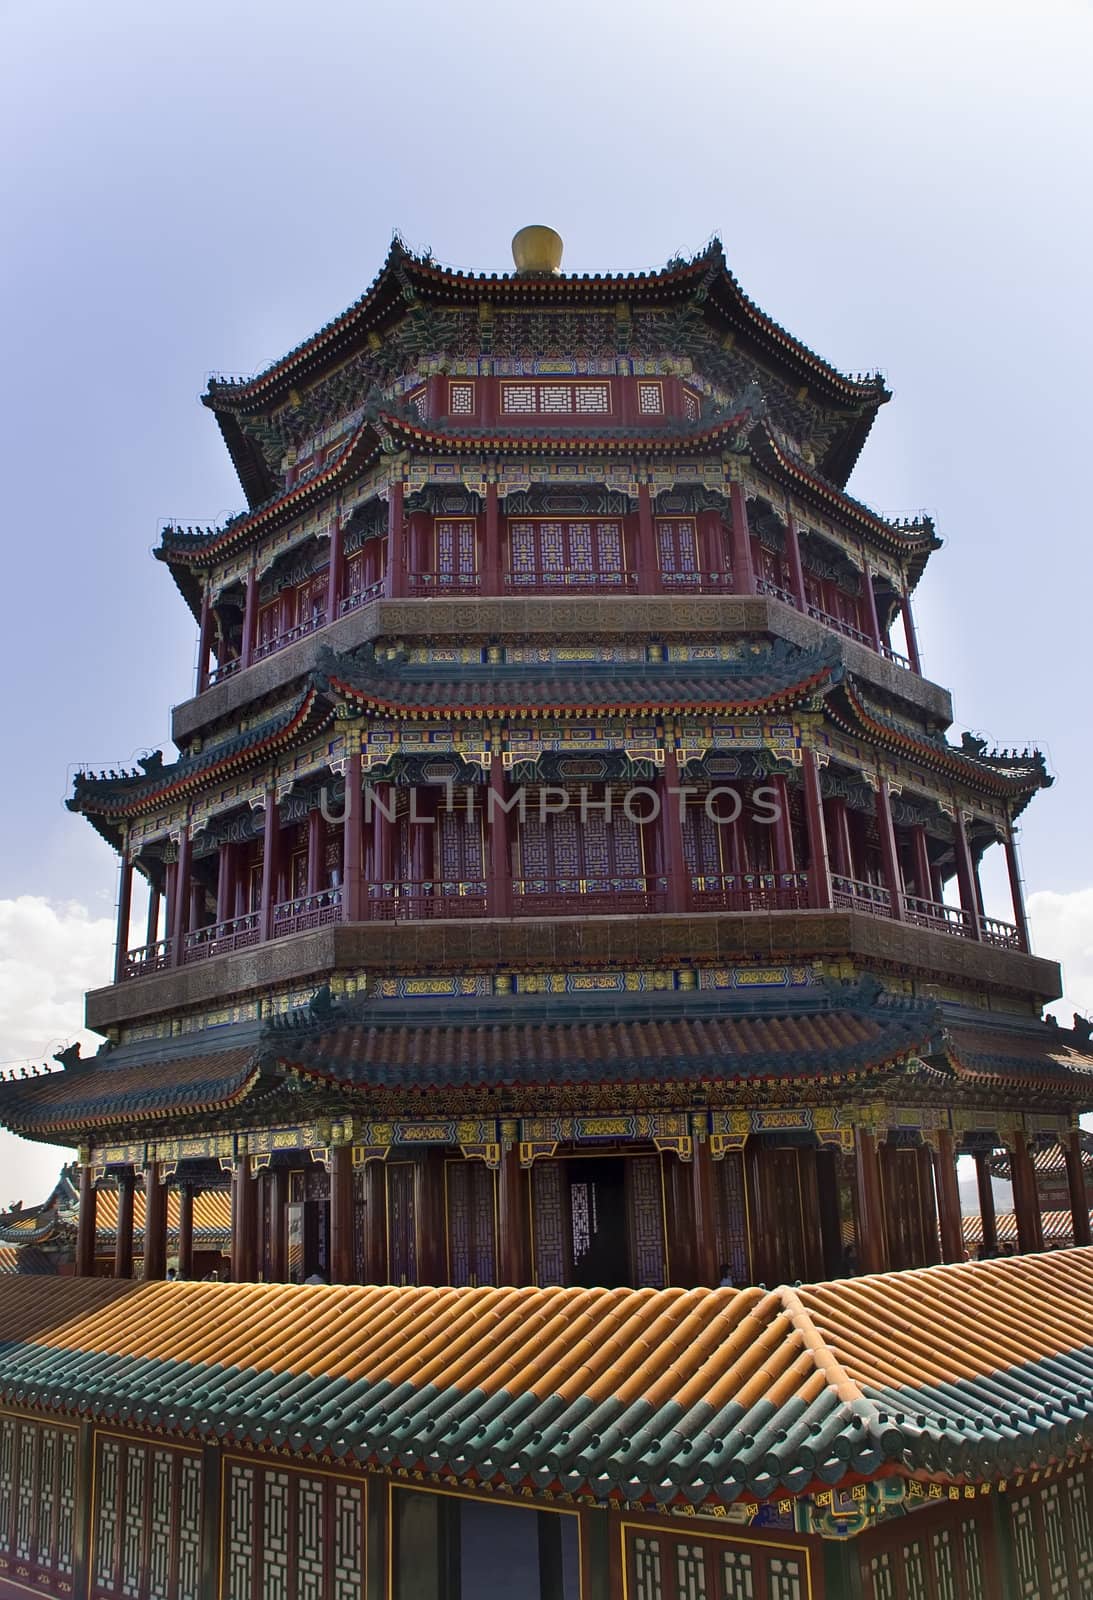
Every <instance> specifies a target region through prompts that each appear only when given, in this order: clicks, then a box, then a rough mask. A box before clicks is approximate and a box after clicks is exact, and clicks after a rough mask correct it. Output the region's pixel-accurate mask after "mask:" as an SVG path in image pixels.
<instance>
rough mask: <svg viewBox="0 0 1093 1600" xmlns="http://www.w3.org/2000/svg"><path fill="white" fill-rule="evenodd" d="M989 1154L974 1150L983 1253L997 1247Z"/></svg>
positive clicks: (996, 1225) (996, 1226)
mask: <svg viewBox="0 0 1093 1600" xmlns="http://www.w3.org/2000/svg"><path fill="white" fill-rule="evenodd" d="M989 1162H990V1154H989V1152H988V1151H986V1150H977V1151H976V1152H975V1187H976V1190H977V1192H978V1195H979V1222H980V1227H981V1231H982V1234H983V1253H984V1255H985V1254H986V1253H987V1252H988V1251H989V1252H991V1253H993V1252H994V1251H996V1250H997V1249H998V1216H997V1213H996V1212H995V1208H994V1185H993V1183H992V1182H991V1169H990V1166H989Z"/></svg>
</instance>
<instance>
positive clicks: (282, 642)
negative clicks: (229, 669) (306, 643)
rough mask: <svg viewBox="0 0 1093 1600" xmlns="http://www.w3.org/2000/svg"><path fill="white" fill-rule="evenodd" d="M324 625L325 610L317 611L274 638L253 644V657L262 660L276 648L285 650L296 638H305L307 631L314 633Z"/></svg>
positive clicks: (274, 652) (274, 651)
mask: <svg viewBox="0 0 1093 1600" xmlns="http://www.w3.org/2000/svg"><path fill="white" fill-rule="evenodd" d="M325 627H326V612H325V611H317V612H316V613H315V615H314V616H313V617H308V619H307V621H306V622H298V623H296V625H295V627H292V628H286V630H285V632H284V633H279V634H278V635H277V637H276V638H275V639H265V640H263V641H262V643H261V644H258V645H255V647H254V659H255V661H264V660H265V658H266V656H272V655H275V654H276V652H277V651H278V650H287V648H288V646H289V645H290V644H295V643H296V641H297V639H306V638H307V636H308V634H309V633H316V632H317V631H318V630H319V629H320V628H325Z"/></svg>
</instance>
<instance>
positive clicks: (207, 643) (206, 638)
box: [196, 589, 213, 694]
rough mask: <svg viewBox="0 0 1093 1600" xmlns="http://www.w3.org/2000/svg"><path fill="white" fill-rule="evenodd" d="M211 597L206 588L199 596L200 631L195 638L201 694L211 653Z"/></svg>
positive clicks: (204, 687)
mask: <svg viewBox="0 0 1093 1600" xmlns="http://www.w3.org/2000/svg"><path fill="white" fill-rule="evenodd" d="M212 625H213V608H212V597H211V595H210V593H209V591H208V589H206V590H205V591H204V593H203V594H202V596H201V632H200V633H199V635H198V639H197V688H196V693H198V694H201V693H202V692H203V691H204V690H205V689H207V688H208V687H209V663H210V659H211V655H212Z"/></svg>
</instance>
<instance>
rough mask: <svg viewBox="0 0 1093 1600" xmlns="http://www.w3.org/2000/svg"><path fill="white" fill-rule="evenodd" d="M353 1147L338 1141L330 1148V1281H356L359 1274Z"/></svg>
mask: <svg viewBox="0 0 1093 1600" xmlns="http://www.w3.org/2000/svg"><path fill="white" fill-rule="evenodd" d="M354 1210H355V1208H354V1205H353V1148H352V1146H351V1145H348V1144H336V1145H332V1146H331V1150H330V1281H331V1283H352V1282H353V1281H354V1279H355V1277H356V1272H355V1270H354V1249H353V1217H354Z"/></svg>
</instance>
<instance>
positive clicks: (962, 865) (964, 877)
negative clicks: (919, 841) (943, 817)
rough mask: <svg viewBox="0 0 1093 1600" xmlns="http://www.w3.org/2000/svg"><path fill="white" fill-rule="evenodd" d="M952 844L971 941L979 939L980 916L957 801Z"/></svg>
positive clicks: (962, 904)
mask: <svg viewBox="0 0 1093 1600" xmlns="http://www.w3.org/2000/svg"><path fill="white" fill-rule="evenodd" d="M953 844H954V847H955V849H956V879H957V883H958V885H959V888H960V905H961V908H962V910H963V911H964V913H965V915H966V917H967V919H968V931H969V933H970V934H971V937H972V938H973V939H981V938H982V937H983V930H982V926H981V924H980V920H979V919H980V916H981V915H982V913H981V911H980V908H979V891H978V885H977V883H976V876H975V867H974V865H973V862H972V853H971V850H970V848H969V846H968V831H967V829H966V828H965V826H964V813H963V812H962V811H961V809H960V802H959V801H957V804H956V807H955V810H954V813H953Z"/></svg>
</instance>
